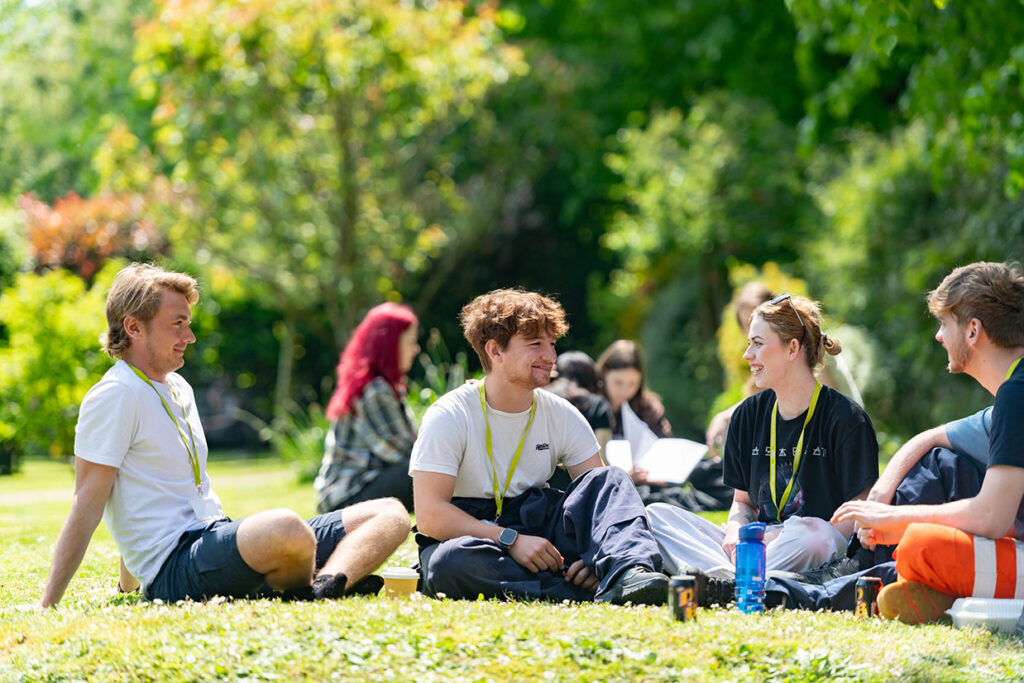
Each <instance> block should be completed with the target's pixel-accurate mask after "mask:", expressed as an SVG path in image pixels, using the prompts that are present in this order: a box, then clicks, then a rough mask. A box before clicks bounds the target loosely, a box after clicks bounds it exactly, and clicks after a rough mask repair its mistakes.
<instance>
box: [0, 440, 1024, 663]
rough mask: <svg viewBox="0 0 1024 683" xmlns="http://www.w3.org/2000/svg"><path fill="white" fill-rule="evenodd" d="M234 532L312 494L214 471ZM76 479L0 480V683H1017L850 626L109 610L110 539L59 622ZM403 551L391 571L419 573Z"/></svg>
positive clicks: (240, 471)
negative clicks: (57, 556) (58, 593)
mask: <svg viewBox="0 0 1024 683" xmlns="http://www.w3.org/2000/svg"><path fill="white" fill-rule="evenodd" d="M210 473H211V476H212V478H213V481H214V485H215V487H216V489H217V491H218V493H219V494H220V496H221V499H222V500H223V502H224V505H225V508H226V510H227V511H228V512H230V513H232V514H233V515H235V516H243V515H245V514H248V513H251V512H255V511H258V510H261V509H266V508H269V507H279V506H286V507H291V508H293V509H295V510H297V511H298V512H299V513H300V514H303V515H307V514H312V512H313V496H312V492H311V491H310V490H309V489H308V488H307V487H304V486H299V485H297V484H296V483H295V482H294V477H293V476H292V475H291V473H290V472H289V471H288V470H287V469H285V468H283V467H282V466H281V465H280V464H278V463H277V462H276V461H273V460H244V459H237V460H220V461H215V462H213V463H211V465H210ZM73 482H74V478H73V474H72V471H71V469H70V468H69V467H67V466H66V465H60V464H57V463H52V462H37V461H33V462H29V463H27V464H26V466H25V469H24V472H23V473H21V474H19V475H17V476H14V477H3V478H0V537H2V538H3V544H4V545H3V552H2V553H0V586H2V593H0V678H2V679H3V680H16V681H61V680H90V681H91V680H187V681H191V680H204V681H205V680H213V679H223V680H239V679H247V680H301V679H310V680H335V679H337V680H352V681H363V680H375V681H387V680H401V681H411V680H415V681H435V680H444V681H447V680H480V681H485V680H494V681H507V680H543V681H579V680H587V681H590V680H594V681H605V680H654V681H658V680H666V681H677V680H679V681H689V680H716V681H717V680H749V681H762V680H780V681H814V680H868V681H882V680H896V679H899V680H911V681H963V680H971V681H977V680H1013V679H1017V680H1024V650H1022V647H1021V643H1020V641H1018V640H1016V639H1015V638H1010V637H1005V636H995V635H991V634H989V633H987V632H984V631H978V630H963V631H961V630H957V629H954V628H952V627H949V626H942V625H935V626H924V627H907V626H903V625H902V624H898V623H892V622H885V621H882V620H878V619H860V620H858V619H855V618H854V617H853V616H852V615H851V614H830V613H809V612H795V611H794V612H772V613H769V614H767V615H764V616H755V615H744V614H740V613H738V612H735V611H726V610H699V614H698V618H697V620H696V621H695V622H690V623H685V624H684V623H677V622H675V621H673V620H672V619H671V618H670V617H669V616H668V612H667V609H666V608H653V607H614V606H609V605H593V604H587V605H570V604H527V603H504V602H496V601H488V602H456V601H434V600H428V599H425V598H421V597H419V596H416V597H414V598H413V599H411V600H401V601H398V600H388V599H385V598H352V599H347V600H341V601H331V602H323V603H290V604H282V603H280V602H279V601H276V600H256V601H233V602H232V601H228V602H224V601H214V602H210V603H205V604H195V603H184V604H177V605H162V604H152V603H148V602H145V601H143V600H141V599H140V598H138V597H137V596H127V597H126V596H118V595H116V594H115V588H114V586H115V581H116V575H117V574H116V568H117V551H116V549H115V547H114V544H113V541H112V540H111V538H110V535H109V534H108V533H107V531H106V528H105V527H104V526H103V525H100V528H99V530H98V531H97V533H96V536H95V537H94V538H93V542H92V545H91V546H90V548H89V552H88V553H87V555H86V557H85V561H84V562H83V565H82V568H81V569H80V570H79V571H78V574H77V575H76V576H75V578H74V580H73V581H72V583H71V586H70V587H69V589H68V592H67V595H66V596H65V598H64V600H63V602H62V603H61V606H60V607H59V608H58V609H57V610H54V611H45V612H39V611H22V610H20V609H18V606H19V605H23V604H26V603H30V602H33V601H36V600H38V598H39V595H40V593H41V591H42V587H43V584H44V582H45V579H46V574H47V571H48V568H49V563H50V560H51V557H52V552H53V546H54V542H55V540H56V537H57V533H58V531H59V530H60V525H61V524H62V522H63V520H64V517H65V515H66V514H67V511H68V508H69V505H70V500H71V491H72V486H73ZM414 555H415V552H414V548H413V545H412V542H411V541H409V542H407V543H406V544H405V545H404V546H402V548H401V549H399V551H398V554H397V555H396V557H395V558H393V560H392V562H393V563H396V564H411V563H412V562H413V561H414Z"/></svg>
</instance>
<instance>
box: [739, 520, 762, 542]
mask: <svg viewBox="0 0 1024 683" xmlns="http://www.w3.org/2000/svg"><path fill="white" fill-rule="evenodd" d="M740 540H741V541H763V540H764V522H751V523H750V524H744V525H743V526H741V527H740Z"/></svg>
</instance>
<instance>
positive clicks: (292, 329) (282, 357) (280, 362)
mask: <svg viewBox="0 0 1024 683" xmlns="http://www.w3.org/2000/svg"><path fill="white" fill-rule="evenodd" d="M297 335H298V333H297V331H296V325H295V314H294V313H293V312H292V311H291V310H289V309H287V308H285V309H284V320H279V321H278V322H276V323H275V324H274V336H275V337H276V338H277V340H278V343H279V347H278V352H277V378H276V381H275V382H274V419H275V420H277V419H279V418H283V417H286V416H287V415H288V403H289V401H290V400H291V397H292V373H293V372H294V370H295V338H296V337H297Z"/></svg>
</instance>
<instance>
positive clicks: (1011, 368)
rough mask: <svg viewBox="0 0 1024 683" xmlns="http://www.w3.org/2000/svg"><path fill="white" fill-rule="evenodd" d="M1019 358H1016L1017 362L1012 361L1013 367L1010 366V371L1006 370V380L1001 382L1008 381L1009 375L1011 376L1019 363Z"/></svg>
mask: <svg viewBox="0 0 1024 683" xmlns="http://www.w3.org/2000/svg"><path fill="white" fill-rule="evenodd" d="M1020 358H1024V356H1021V357H1020ZM1020 358H1018V359H1017V360H1015V361H1013V365H1011V366H1010V369H1009V370H1007V372H1006V379H1004V380H1003V381H1004V382H1006V381H1009V379H1010V375H1012V374H1013V371H1014V370H1016V369H1017V364H1018V363H1020Z"/></svg>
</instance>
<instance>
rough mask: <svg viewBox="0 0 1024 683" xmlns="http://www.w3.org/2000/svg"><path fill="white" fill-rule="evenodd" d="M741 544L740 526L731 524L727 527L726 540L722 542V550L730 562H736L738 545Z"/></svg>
mask: <svg viewBox="0 0 1024 683" xmlns="http://www.w3.org/2000/svg"><path fill="white" fill-rule="evenodd" d="M739 542H740V525H739V524H736V523H735V522H729V523H728V524H726V525H725V540H723V541H722V550H723V551H724V552H725V556H726V557H728V558H729V561H730V562H736V544H737V543H739Z"/></svg>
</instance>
